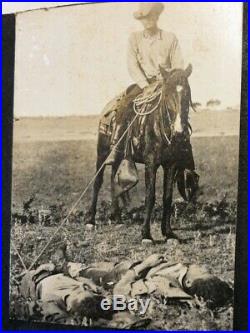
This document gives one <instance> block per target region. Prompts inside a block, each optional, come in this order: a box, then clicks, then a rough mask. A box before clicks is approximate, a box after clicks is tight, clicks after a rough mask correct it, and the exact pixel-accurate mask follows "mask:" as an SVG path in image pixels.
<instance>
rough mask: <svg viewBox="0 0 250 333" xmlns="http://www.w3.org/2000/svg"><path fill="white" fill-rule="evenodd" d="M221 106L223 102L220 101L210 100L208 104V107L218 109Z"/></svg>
mask: <svg viewBox="0 0 250 333" xmlns="http://www.w3.org/2000/svg"><path fill="white" fill-rule="evenodd" d="M219 105H221V101H220V100H219V99H210V100H209V101H208V102H207V107H216V106H219Z"/></svg>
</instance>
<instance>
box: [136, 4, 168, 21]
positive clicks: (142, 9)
mask: <svg viewBox="0 0 250 333" xmlns="http://www.w3.org/2000/svg"><path fill="white" fill-rule="evenodd" d="M163 10H164V5H163V4H162V3H161V2H144V3H140V5H139V10H138V11H136V12H134V18H135V19H137V20H141V19H142V18H144V17H146V16H148V15H149V14H151V13H156V14H158V15H160V14H161V13H162V12H163Z"/></svg>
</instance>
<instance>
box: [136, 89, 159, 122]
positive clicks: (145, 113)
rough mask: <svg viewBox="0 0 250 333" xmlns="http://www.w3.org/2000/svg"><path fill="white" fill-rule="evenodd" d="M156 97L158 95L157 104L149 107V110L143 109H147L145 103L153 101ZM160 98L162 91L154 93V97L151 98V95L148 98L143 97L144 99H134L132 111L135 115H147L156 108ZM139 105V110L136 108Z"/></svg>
mask: <svg viewBox="0 0 250 333" xmlns="http://www.w3.org/2000/svg"><path fill="white" fill-rule="evenodd" d="M157 97H159V100H158V102H157V104H156V105H155V106H154V107H153V108H152V109H150V110H149V111H147V112H146V111H144V110H146V109H147V104H149V103H150V102H152V101H154V100H155V99H156V98H157ZM161 98H162V92H161V91H160V92H157V94H155V95H154V98H152V97H151V96H150V97H149V98H145V99H144V100H142V99H139V101H138V100H135V101H134V105H133V106H134V112H135V114H136V115H137V116H147V115H150V114H151V113H153V112H154V111H155V110H157V109H158V107H159V105H160V103H161ZM140 105H141V107H140V111H138V110H137V107H139V106H140Z"/></svg>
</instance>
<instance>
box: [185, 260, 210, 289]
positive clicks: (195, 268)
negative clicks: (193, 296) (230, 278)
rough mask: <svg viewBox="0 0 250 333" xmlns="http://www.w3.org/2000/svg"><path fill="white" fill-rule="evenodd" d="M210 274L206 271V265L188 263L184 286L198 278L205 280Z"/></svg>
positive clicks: (188, 285)
mask: <svg viewBox="0 0 250 333" xmlns="http://www.w3.org/2000/svg"><path fill="white" fill-rule="evenodd" d="M211 276H212V275H211V274H210V273H209V272H208V270H207V269H206V267H204V266H199V265H190V266H189V269H188V271H187V274H186V276H185V285H186V287H188V288H189V287H191V286H192V284H193V282H194V281H195V280H198V279H203V280H206V279H208V278H211Z"/></svg>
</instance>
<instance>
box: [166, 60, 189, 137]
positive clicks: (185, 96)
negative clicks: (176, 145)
mask: <svg viewBox="0 0 250 333" xmlns="http://www.w3.org/2000/svg"><path fill="white" fill-rule="evenodd" d="M160 72H161V75H162V78H163V87H162V110H165V112H166V113H167V117H168V121H169V123H170V124H169V125H170V126H171V128H172V135H173V136H183V135H185V134H186V133H188V131H189V128H190V125H189V122H188V114H189V106H190V105H192V102H191V90H190V86H189V83H188V78H189V76H190V75H191V74H192V65H188V67H187V68H186V69H185V70H183V69H173V70H171V71H166V70H165V69H164V68H163V67H160Z"/></svg>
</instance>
